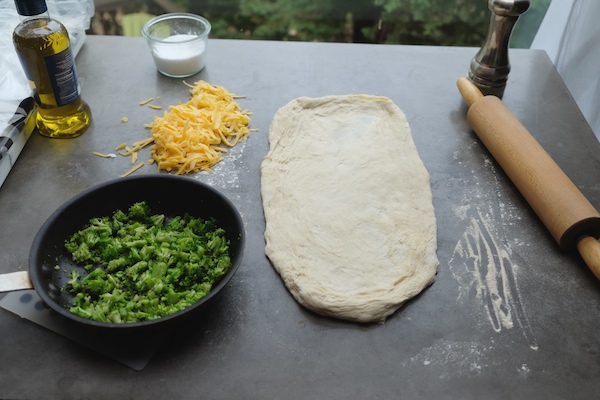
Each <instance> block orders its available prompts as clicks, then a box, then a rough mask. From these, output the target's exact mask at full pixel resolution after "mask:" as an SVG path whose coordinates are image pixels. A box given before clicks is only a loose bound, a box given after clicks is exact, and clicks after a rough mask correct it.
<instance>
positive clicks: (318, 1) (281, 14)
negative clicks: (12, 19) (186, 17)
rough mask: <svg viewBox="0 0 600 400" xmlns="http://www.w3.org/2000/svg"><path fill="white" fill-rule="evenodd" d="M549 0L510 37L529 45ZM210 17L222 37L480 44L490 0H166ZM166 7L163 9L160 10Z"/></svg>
mask: <svg viewBox="0 0 600 400" xmlns="http://www.w3.org/2000/svg"><path fill="white" fill-rule="evenodd" d="M163 1H164V0H161V1H158V0H131V1H127V2H123V6H122V8H121V9H122V10H123V11H124V12H125V13H127V12H139V11H146V12H149V13H160V12H161V11H160V9H161V6H160V4H161V3H162V2H163ZM550 1H551V0H532V6H531V9H530V10H529V11H528V12H527V13H526V14H525V15H524V16H522V17H521V19H520V20H519V23H518V24H517V26H516V27H515V30H514V32H513V37H512V39H511V46H512V47H529V45H530V44H531V41H532V40H533V36H534V35H535V32H536V31H537V28H538V27H539V24H540V23H541V20H542V19H543V16H544V14H545V12H546V10H547V8H548V5H549V4H550ZM170 3H173V4H175V5H176V6H178V7H180V8H181V9H183V10H187V11H189V12H192V13H195V14H200V15H203V16H205V17H206V18H208V19H209V20H210V21H211V24H212V36H213V37H218V38H225V39H263V40H297V41H326V42H355V43H357V42H359V43H390V44H391V43H399V44H425V45H448V46H474V47H478V46H480V45H481V44H482V43H483V41H484V40H485V35H486V34H487V29H488V26H489V18H490V10H489V9H488V6H487V4H488V0H194V1H192V0H170ZM163 12H164V10H163Z"/></svg>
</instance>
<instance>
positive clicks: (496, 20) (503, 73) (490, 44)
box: [469, 0, 531, 98]
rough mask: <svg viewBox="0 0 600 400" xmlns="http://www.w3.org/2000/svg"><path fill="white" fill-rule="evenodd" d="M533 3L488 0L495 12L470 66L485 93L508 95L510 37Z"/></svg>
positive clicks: (528, 1) (476, 83)
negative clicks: (506, 89) (505, 91)
mask: <svg viewBox="0 0 600 400" xmlns="http://www.w3.org/2000/svg"><path fill="white" fill-rule="evenodd" d="M530 4H531V0H488V8H489V9H490V10H491V11H492V15H491V17H490V27H489V30H488V33H487V38H486V40H485V43H484V44H483V46H481V49H480V50H479V52H478V53H477V54H476V55H475V57H474V58H473V59H472V60H471V68H470V69H469V80H470V81H471V82H473V83H474V84H475V86H477V87H478V88H479V90H481V92H482V93H483V94H485V95H494V96H497V97H499V98H502V96H503V95H504V89H505V88H506V82H507V80H508V74H509V72H510V63H509V60H508V47H509V42H510V36H511V34H512V31H513V28H514V27H515V24H516V23H517V20H518V19H519V16H521V14H523V13H525V12H526V11H527V10H528V9H529V6H530Z"/></svg>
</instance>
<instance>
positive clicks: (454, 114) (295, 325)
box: [0, 36, 600, 399]
mask: <svg viewBox="0 0 600 400" xmlns="http://www.w3.org/2000/svg"><path fill="white" fill-rule="evenodd" d="M476 50H477V49H471V48H451V47H416V46H415V47H410V46H396V45H389V46H388V45H359V44H332V43H289V42H269V41H229V40H211V41H210V43H209V53H208V63H207V67H206V69H205V70H204V71H202V72H201V73H199V74H198V75H196V76H194V77H192V78H189V79H188V80H187V81H188V82H190V83H191V82H194V81H196V80H200V79H203V80H206V81H208V82H210V83H213V84H217V85H222V86H224V87H225V88H226V89H228V90H230V91H232V92H234V93H236V94H239V95H244V96H246V97H245V98H244V99H240V100H239V103H240V105H241V106H242V107H243V108H247V109H248V110H250V111H252V113H253V116H252V127H254V128H257V129H258V131H257V132H253V133H252V134H251V137H250V138H249V139H248V140H247V141H245V142H243V143H241V144H239V145H238V146H236V147H235V148H234V149H233V150H232V151H231V152H230V153H229V154H228V155H227V156H226V158H225V160H224V161H223V162H222V163H221V164H219V165H218V166H217V167H216V168H215V172H214V173H210V174H209V173H201V174H198V175H195V176H194V178H195V179H199V180H201V181H204V182H207V183H209V184H211V185H213V186H214V187H216V188H217V189H219V190H220V191H222V192H223V193H224V194H225V195H227V196H228V197H229V198H230V199H231V200H232V201H233V203H234V204H235V205H236V206H237V207H238V209H239V210H240V212H241V214H242V217H243V218H244V221H245V224H246V230H247V234H248V238H247V239H248V240H247V246H246V252H245V258H244V262H243V264H242V265H241V267H240V269H239V271H238V272H237V274H236V276H234V278H233V280H232V281H231V283H230V284H229V287H228V288H227V289H226V291H225V292H224V295H223V296H222V298H221V299H220V300H219V301H218V302H216V303H215V304H214V306H213V307H211V309H210V310H207V312H206V313H205V314H204V315H203V317H202V318H199V320H198V321H194V322H193V323H190V324H186V325H184V326H182V327H180V328H178V329H177V330H175V331H173V332H171V334H170V335H169V336H168V337H167V338H166V339H165V340H164V343H162V345H161V346H160V348H159V350H158V352H157V353H156V354H155V355H154V357H152V359H151V361H150V362H149V364H148V365H147V366H146V368H144V369H143V370H141V371H135V370H133V369H131V368H128V367H127V366H124V365H122V364H121V363H118V362H116V361H114V360H113V359H111V358H109V357H106V356H104V355H101V354H99V353H97V352H95V351H93V350H90V349H89V348H88V347H86V346H83V345H81V344H78V343H75V342H74V341H72V340H70V339H67V338H65V337H63V336H61V335H58V334H56V333H54V332H52V331H50V330H47V329H44V328H42V327H40V326H38V325H37V324H35V323H32V322H31V321H28V320H25V319H21V318H19V317H18V316H17V315H15V314H13V313H11V312H8V311H6V310H4V309H0V338H2V339H1V340H0V398H12V399H83V398H90V399H117V398H136V399H138V398H139V399H154V398H156V399H165V398H172V399H197V398H206V399H307V398H313V399H357V398H360V399H375V398H377V399H393V398H402V399H432V398H437V399H442V398H443V399H506V398H510V399H565V398H569V399H589V398H593V397H594V396H596V395H597V393H598V390H599V389H600V383H599V382H598V379H597V378H598V376H600V335H599V334H598V331H599V329H598V328H600V306H599V301H600V284H599V283H598V281H597V280H596V279H595V278H594V276H593V275H592V273H591V272H590V271H589V270H588V269H587V267H586V266H585V264H584V263H583V262H582V260H581V259H580V257H579V256H578V255H577V254H576V253H566V252H563V251H562V250H560V249H559V248H558V246H557V245H556V243H555V242H554V241H553V239H552V238H551V236H550V235H549V234H548V233H547V232H546V230H545V228H544V226H543V225H542V223H541V222H540V221H539V220H538V219H537V217H536V216H535V214H534V213H533V212H532V211H531V209H530V208H529V207H528V205H527V203H526V202H525V201H524V200H523V199H522V197H521V196H520V194H519V193H518V191H517V190H516V189H515V187H514V186H513V185H512V184H511V183H510V182H509V181H508V179H507V177H506V176H505V175H504V173H503V172H502V171H501V169H500V168H499V166H498V165H497V164H496V163H495V161H494V160H493V159H492V158H491V156H490V155H489V153H488V152H487V151H486V149H485V148H484V147H483V145H482V144H481V143H480V142H479V141H478V139H477V138H476V136H475V135H474V133H473V132H472V131H471V129H470V127H469V125H468V123H467V121H466V105H465V104H464V103H463V100H462V98H461V96H460V94H459V92H458V90H457V89H456V80H457V79H458V78H459V77H461V76H465V75H466V73H467V70H468V67H469V62H470V60H471V58H472V57H473V56H474V54H475V53H476ZM510 56H511V63H512V72H511V74H510V78H509V84H508V87H507V89H506V92H505V96H504V102H505V104H506V105H507V106H508V108H509V109H511V110H512V112H513V113H514V114H515V116H516V117H517V118H518V119H519V120H520V121H521V122H522V123H523V124H524V125H525V126H526V127H527V128H528V129H529V130H530V132H531V133H532V134H533V135H534V136H535V137H536V139H537V140H538V141H539V142H540V144H541V145H542V146H543V147H544V148H545V149H546V150H547V151H548V152H549V153H550V155H551V156H552V157H553V158H554V159H555V161H556V162H557V163H558V164H559V165H560V166H561V167H562V168H563V170H564V171H565V172H566V173H567V175H569V176H570V177H571V179H572V180H573V181H574V183H575V184H576V185H577V186H578V187H579V188H580V189H581V191H582V192H583V193H584V194H585V195H586V196H587V197H588V199H589V200H590V202H591V203H592V204H594V205H595V206H596V208H599V207H600V144H599V143H598V141H597V139H596V138H595V136H594V134H593V132H592V131H591V129H590V128H589V126H588V125H587V124H586V122H585V120H584V118H583V117H582V115H581V113H580V112H579V110H578V109H577V106H576V105H575V103H574V101H573V99H572V98H571V96H570V94H569V92H568V91H567V89H566V87H565V85H564V84H563V82H562V81H561V79H560V77H559V76H558V74H557V72H556V70H555V69H554V67H553V66H552V64H551V62H550V60H549V59H548V57H547V56H546V54H545V53H544V52H542V51H537V50H511V53H510ZM77 68H78V73H79V77H80V81H81V84H82V90H83V92H82V93H83V97H84V99H85V100H86V101H87V102H88V103H89V104H90V106H91V108H92V110H93V115H94V122H93V125H92V127H91V128H90V130H89V131H88V132H86V133H85V134H84V135H83V136H81V137H79V138H77V139H72V140H50V139H47V138H43V137H41V136H39V135H38V134H37V133H34V135H32V137H31V138H30V140H29V142H28V143H27V146H26V147H25V149H24V150H23V153H22V154H21V156H20V157H19V159H18V161H17V163H16V165H15V167H14V168H13V170H12V172H11V173H10V175H9V176H8V178H7V180H6V181H5V183H4V185H3V186H2V188H0V209H1V210H2V219H1V227H2V229H0V272H2V273H4V272H13V271H17V270H19V269H26V268H27V262H28V253H29V247H30V245H31V242H32V240H33V238H34V236H35V234H36V232H37V230H38V228H39V227H40V226H41V224H42V223H43V222H44V220H45V219H46V218H47V217H48V216H49V215H50V214H51V213H52V212H53V211H54V210H55V209H56V208H57V207H58V206H59V205H60V204H62V203H63V202H64V201H66V200H67V199H69V198H70V197H72V196H74V195H75V194H77V193H79V192H80V191H82V190H84V189H86V188H88V187H90V186H93V185H95V184H98V183H101V182H104V181H107V180H109V179H113V178H117V177H118V176H119V175H120V174H122V173H124V172H125V171H127V170H128V169H129V168H130V167H131V164H130V160H129V159H128V158H124V157H120V156H119V157H117V158H114V159H104V158H100V157H96V156H94V155H92V152H93V151H97V152H102V153H110V152H114V149H115V147H116V146H118V145H119V144H121V143H123V142H126V143H129V144H131V143H133V142H135V141H136V140H139V139H143V138H146V137H148V135H149V131H148V130H147V129H145V128H144V126H143V124H145V123H149V122H151V121H152V119H153V117H154V115H159V114H161V113H162V111H155V110H152V109H150V108H148V107H145V106H140V105H139V104H138V103H139V102H140V101H142V100H144V99H146V98H149V97H155V96H160V99H158V100H157V101H155V104H160V105H163V106H168V105H172V104H177V102H180V101H181V102H184V101H186V100H187V99H188V95H189V91H188V88H187V87H186V86H185V85H184V84H183V82H182V80H178V79H170V78H167V77H164V76H162V75H160V74H159V73H158V72H157V71H156V69H155V67H154V65H153V62H152V59H151V56H150V54H149V51H148V48H147V46H146V43H145V42H144V41H143V39H141V38H124V37H96V36H88V38H87V41H86V43H85V45H84V47H83V48H82V50H81V52H80V53H79V55H78V57H77ZM350 93H364V94H373V95H381V96H387V97H389V98H390V99H392V100H393V101H394V102H395V103H396V104H397V105H398V106H399V107H400V108H401V109H402V110H403V111H404V112H405V114H406V116H407V118H408V121H409V123H410V126H411V129H412V133H413V137H414V140H415V143H416V145H417V148H418V150H419V153H420V155H421V158H422V159H423V162H424V163H425V166H426V167H427V169H428V170H429V173H430V175H431V187H432V191H433V201H434V206H435V209H436V216H437V222H438V257H439V260H440V268H439V273H438V275H437V280H436V282H435V283H434V284H433V285H432V286H431V287H429V288H428V289H426V290H425V291H424V292H423V293H422V294H421V295H419V296H418V297H417V298H415V299H413V300H412V301H410V302H408V303H407V304H405V305H404V306H403V307H402V308H401V309H400V310H399V311H398V312H397V313H396V314H394V315H393V316H391V317H390V318H389V319H388V320H387V322H386V323H385V324H382V325H379V324H377V325H359V324H354V323H349V322H344V321H338V320H334V319H330V318H324V317H321V316H318V315H315V314H313V313H311V312H309V311H307V310H306V309H304V308H302V307H301V306H299V305H298V304H297V303H296V302H295V301H294V300H293V298H292V297H291V296H290V295H289V293H288V292H287V290H286V288H285V287H284V285H283V283H282V282H281V280H280V278H279V276H278V275H277V274H276V272H275V271H274V269H273V268H272V266H271V265H270V263H269V261H268V259H267V258H266V257H265V254H264V239H263V232H264V224H265V222H264V216H263V211H262V204H261V197H260V191H259V188H260V171H259V166H260V163H261V161H262V158H263V157H264V155H265V154H266V153H267V150H268V140H267V133H268V129H269V124H270V121H271V118H272V117H273V115H274V114H275V112H276V111H277V109H278V108H280V107H281V106H283V105H285V104H286V103H287V102H288V101H290V100H292V99H294V98H297V97H303V96H307V97H318V96H324V95H332V94H350ZM122 117H127V118H128V119H129V121H128V122H127V123H123V122H121V118H122ZM375 145H385V144H375ZM144 157H145V158H146V159H147V158H149V151H146V152H145V153H142V155H141V159H144ZM154 173H157V170H156V167H155V166H149V165H146V166H144V167H143V168H142V169H141V170H139V171H137V172H136V174H154ZM156 190H160V188H156ZM390 190H393V188H390ZM109 200H110V199H107V201H109Z"/></svg>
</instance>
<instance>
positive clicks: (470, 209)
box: [449, 155, 538, 350]
mask: <svg viewBox="0 0 600 400" xmlns="http://www.w3.org/2000/svg"><path fill="white" fill-rule="evenodd" d="M483 158H484V166H485V168H487V169H489V170H490V171H491V172H492V176H493V184H492V185H491V189H490V187H489V186H488V187H487V188H486V189H485V190H484V189H483V188H482V187H481V185H479V183H478V182H476V183H475V185H472V192H470V193H468V194H465V198H464V201H463V202H462V204H460V205H458V206H455V207H454V214H455V216H456V217H458V218H459V219H460V220H461V221H464V222H465V223H466V227H465V230H464V232H463V234H462V237H461V239H460V240H459V242H458V243H457V245H456V247H455V249H454V252H453V255H452V258H451V259H450V261H449V267H450V270H451V272H452V275H453V276H454V278H455V279H456V280H457V281H458V283H459V295H458V299H459V300H462V301H463V302H467V301H469V300H471V299H470V297H473V294H474V297H475V298H476V299H477V300H478V301H479V302H480V304H481V307H482V310H483V313H484V315H485V316H486V319H487V321H488V322H489V324H490V325H491V327H492V329H493V330H494V331H495V332H498V333H499V332H501V331H503V330H509V329H512V328H514V327H515V326H516V327H518V328H520V329H521V331H522V333H523V335H524V336H525V338H526V340H527V342H528V344H529V346H530V348H531V349H532V350H537V349H538V344H537V341H536V339H535V337H534V335H533V330H532V328H531V325H530V323H529V320H528V318H527V315H526V314H525V310H524V308H523V305H522V302H521V294H520V291H519V286H518V282H517V273H518V270H519V266H518V265H517V264H516V263H515V262H514V261H513V259H512V258H511V255H512V249H511V244H514V245H523V243H521V242H519V241H518V239H512V241H513V242H512V243H511V242H508V241H507V240H506V239H505V238H504V237H503V236H502V235H500V233H499V232H498V230H499V229H500V230H501V229H502V226H503V225H507V226H510V225H513V224H514V222H512V221H514V220H515V219H518V218H519V213H518V212H517V210H516V209H515V207H514V205H512V204H511V203H510V202H505V201H504V199H503V198H502V192H501V190H500V189H499V186H500V182H499V177H498V174H497V171H496V167H495V164H494V163H493V161H492V159H491V158H490V157H488V156H485V155H484V156H483ZM470 198H477V199H478V203H480V204H485V206H484V207H481V206H477V205H473V206H471V205H470V204H469V203H470V201H469V199H470Z"/></svg>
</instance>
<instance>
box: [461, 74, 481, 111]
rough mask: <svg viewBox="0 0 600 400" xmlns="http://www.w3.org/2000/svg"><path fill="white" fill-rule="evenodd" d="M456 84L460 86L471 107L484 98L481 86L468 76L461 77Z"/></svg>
mask: <svg viewBox="0 0 600 400" xmlns="http://www.w3.org/2000/svg"><path fill="white" fill-rule="evenodd" d="M456 86H458V90H459V91H460V94H461V95H462V97H463V99H464V100H465V102H466V103H467V105H468V106H469V107H471V106H472V105H473V103H475V102H476V101H477V100H479V99H481V98H483V93H481V90H479V88H478V87H477V86H475V84H474V83H473V82H471V81H470V80H468V79H467V78H459V79H458V81H457V82H456Z"/></svg>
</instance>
